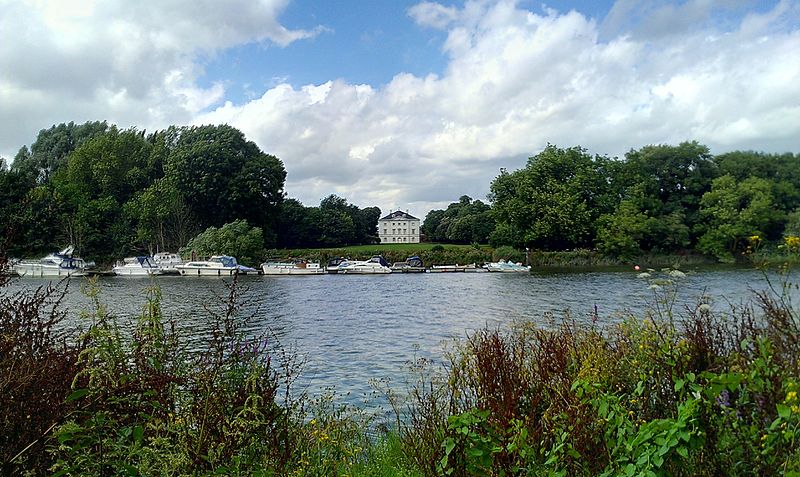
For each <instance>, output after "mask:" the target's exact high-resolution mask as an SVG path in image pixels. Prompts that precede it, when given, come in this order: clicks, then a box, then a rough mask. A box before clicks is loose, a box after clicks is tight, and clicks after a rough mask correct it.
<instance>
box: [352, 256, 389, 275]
mask: <svg viewBox="0 0 800 477" xmlns="http://www.w3.org/2000/svg"><path fill="white" fill-rule="evenodd" d="M339 273H342V274H345V275H347V274H359V275H377V274H384V273H392V269H391V268H390V267H389V263H388V262H386V259H385V258H383V257H382V256H380V255H376V256H374V257H372V258H370V259H369V260H366V261H357V262H346V263H343V264H340V265H339Z"/></svg>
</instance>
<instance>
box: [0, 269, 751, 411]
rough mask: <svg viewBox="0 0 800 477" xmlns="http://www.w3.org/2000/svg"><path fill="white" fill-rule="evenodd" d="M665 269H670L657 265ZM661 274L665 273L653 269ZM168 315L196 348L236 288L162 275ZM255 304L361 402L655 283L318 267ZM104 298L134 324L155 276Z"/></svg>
mask: <svg viewBox="0 0 800 477" xmlns="http://www.w3.org/2000/svg"><path fill="white" fill-rule="evenodd" d="M656 275H658V276H660V277H665V275H664V274H661V273H656ZM653 278H656V277H653ZM83 281H84V279H73V280H72V282H71V283H70V284H69V290H68V296H67V300H66V304H67V305H66V306H67V308H68V311H69V314H70V318H69V323H70V324H77V325H80V319H79V317H78V315H79V311H80V310H81V309H85V308H86V307H87V306H88V300H87V299H86V297H85V296H83V295H82V294H81V291H80V288H81V286H80V284H81V283H82V282H83ZM154 281H155V282H156V283H157V284H158V285H159V286H160V289H161V292H162V295H163V299H162V306H163V309H164V312H165V314H166V315H167V316H168V317H170V318H174V319H175V320H176V322H177V323H178V329H179V331H180V333H181V335H182V336H183V337H184V338H185V339H186V340H188V341H189V342H192V343H193V345H194V346H198V345H200V344H201V343H202V342H203V341H204V340H207V337H208V334H209V330H210V326H211V319H210V318H209V313H208V311H207V308H208V307H211V308H215V309H220V307H221V305H220V302H219V300H218V298H217V296H219V295H225V294H226V288H225V286H224V284H223V283H222V281H220V280H219V279H217V278H195V277H191V278H190V277H177V276H176V277H171V276H165V277H157V278H156V279H155V280H154ZM239 282H240V285H242V286H243V287H244V289H245V292H244V294H243V298H244V301H245V302H246V303H247V306H245V307H244V308H245V313H251V314H252V315H253V316H252V319H251V320H250V321H249V323H248V325H247V327H248V331H249V332H250V333H252V334H260V333H262V332H269V333H272V334H273V335H274V337H275V339H277V340H278V341H280V343H281V345H282V346H283V347H284V348H291V349H292V350H294V351H295V352H297V353H298V354H299V355H300V356H301V357H303V358H304V359H305V361H306V364H305V366H304V368H303V370H302V373H301V378H300V380H299V381H298V385H299V386H300V387H301V389H302V390H306V391H308V392H310V393H311V394H314V393H316V392H319V391H320V390H322V389H324V388H328V387H335V389H336V392H337V393H339V394H347V393H349V394H348V397H346V398H345V399H346V400H349V401H351V402H352V403H356V402H361V401H363V400H364V399H365V398H366V397H368V396H369V395H370V394H372V391H373V386H372V385H371V384H370V381H371V380H376V379H384V378H388V379H390V381H391V382H392V383H394V384H398V383H400V382H402V381H403V379H404V370H405V369H406V364H407V363H408V362H409V360H412V359H414V358H428V359H431V360H434V361H436V360H441V358H442V351H443V346H444V344H445V343H446V342H448V340H451V339H452V338H463V337H464V336H466V334H467V333H468V332H469V331H471V330H475V329H479V328H482V327H486V326H488V327H492V328H494V327H505V326H508V325H511V324H512V323H514V322H515V321H520V320H531V321H534V322H539V323H541V324H542V326H551V325H552V324H553V323H554V322H557V321H558V320H560V319H561V318H562V317H563V316H564V314H565V312H567V311H569V313H570V315H571V316H572V318H574V319H576V320H577V321H587V320H590V319H591V316H592V314H593V313H595V310H596V313H597V316H598V323H599V324H600V325H607V324H610V323H614V322H617V321H619V320H621V319H622V317H623V316H624V315H625V314H626V313H628V312H632V313H634V314H635V315H636V316H642V315H643V311H644V309H646V307H647V306H649V305H652V304H653V303H654V290H652V289H651V288H650V285H651V284H652V281H651V280H649V279H647V278H642V277H640V276H639V274H638V272H634V271H632V270H631V271H625V272H572V273H533V274H497V273H471V274H464V273H451V274H444V273H442V274H391V275H376V276H364V275H361V276H359V275H356V276H354V275H345V276H341V275H321V276H307V277H289V276H284V277H266V276H248V277H242V278H241V279H240V280H239ZM44 283H46V282H45V281H42V280H36V279H18V280H16V281H14V282H13V283H12V284H11V285H10V288H9V289H8V291H11V292H19V291H22V290H24V289H30V288H33V287H36V286H40V285H42V284H44ZM674 283H675V287H676V289H677V297H678V298H677V301H676V305H675V308H674V309H675V310H676V311H678V312H680V310H682V309H683V307H684V306H686V305H692V304H695V303H697V301H698V300H699V299H700V298H701V297H702V296H703V295H707V296H710V297H712V298H713V302H712V306H714V307H716V308H718V309H726V308H727V307H728V306H729V305H730V304H741V303H742V302H743V301H744V300H747V299H749V298H750V297H752V295H753V291H754V290H764V289H766V288H767V282H766V279H765V276H764V274H763V273H762V272H760V271H757V270H747V269H707V270H697V271H688V272H686V276H685V277H679V278H675V279H674ZM98 284H99V286H100V290H101V292H100V298H101V300H102V301H103V302H104V303H105V304H106V305H107V306H108V308H109V309H110V311H111V312H112V313H114V314H115V315H117V316H118V317H120V318H121V319H122V320H121V321H122V322H123V323H127V322H129V321H130V319H131V318H133V317H134V316H136V314H137V313H139V312H140V310H141V309H142V306H143V304H144V302H145V298H144V296H145V294H144V290H145V289H146V288H147V287H148V286H150V284H151V280H150V279H146V278H127V277H125V278H123V277H105V278H100V279H98Z"/></svg>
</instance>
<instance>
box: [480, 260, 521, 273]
mask: <svg viewBox="0 0 800 477" xmlns="http://www.w3.org/2000/svg"><path fill="white" fill-rule="evenodd" d="M486 270H488V271H490V272H504V273H515V272H516V273H526V272H530V271H531V267H530V266H529V265H523V264H521V263H513V262H507V261H505V260H500V261H499V262H491V263H487V264H486Z"/></svg>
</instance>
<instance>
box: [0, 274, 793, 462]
mask: <svg viewBox="0 0 800 477" xmlns="http://www.w3.org/2000/svg"><path fill="white" fill-rule="evenodd" d="M680 276H681V273H680V272H677V271H672V272H670V273H669V274H664V275H663V276H656V275H652V276H648V275H645V276H643V277H642V278H643V279H647V280H649V281H650V285H651V287H652V288H653V289H654V304H653V307H652V308H650V309H648V310H644V311H642V312H640V313H637V314H631V315H629V316H622V317H599V316H590V317H589V318H590V320H588V321H587V320H583V321H580V322H579V321H576V320H575V319H573V318H572V317H570V316H569V315H567V316H564V317H563V320H562V322H561V324H560V325H558V326H557V327H555V328H552V329H543V328H541V327H538V326H536V325H535V324H533V323H517V324H516V325H515V326H513V327H512V328H511V329H508V330H498V329H485V330H481V331H478V332H475V333H472V334H470V335H469V336H468V337H467V338H466V339H465V340H462V341H458V342H455V343H453V345H452V346H451V347H449V351H448V352H447V354H446V359H445V363H444V364H443V365H442V363H430V362H426V361H414V362H411V363H410V368H409V375H408V376H409V380H408V387H407V388H405V389H396V388H385V389H382V390H383V391H384V392H385V393H386V396H387V398H388V401H389V403H390V404H391V405H392V408H393V409H394V410H395V414H396V420H395V421H394V422H393V423H385V422H381V421H379V420H376V419H375V418H374V417H373V416H370V415H368V414H367V413H365V412H363V411H361V410H359V409H355V408H351V407H348V406H345V405H342V404H340V403H339V402H338V401H337V398H336V396H335V395H327V396H322V397H315V398H310V397H308V396H305V395H302V394H300V395H298V394H296V393H295V389H294V387H293V386H292V383H293V382H294V380H295V378H296V377H297V373H298V372H299V371H300V370H301V368H302V362H301V361H300V360H299V359H298V357H297V356H296V355H294V354H292V353H290V352H288V351H286V350H285V349H283V348H281V347H280V346H279V344H278V343H276V342H275V339H274V338H273V337H270V336H269V335H264V336H255V337H254V336H246V335H244V334H243V333H241V332H240V330H241V329H242V328H241V325H242V324H243V323H244V322H246V320H247V319H248V314H247V313H245V310H248V309H251V308H252V307H250V306H249V305H248V304H246V303H242V301H241V296H240V295H241V293H240V292H241V290H240V289H239V286H238V284H237V283H236V282H235V281H234V282H232V283H229V284H228V291H229V294H228V296H227V297H224V300H223V302H222V303H221V304H220V306H219V307H218V308H215V309H209V314H210V319H211V322H212V323H213V326H212V332H211V338H210V340H209V341H208V345H207V346H206V347H205V348H203V349H200V350H197V349H195V350H193V351H192V352H191V353H189V352H188V350H187V348H186V345H185V343H184V341H183V340H182V339H181V337H180V335H179V334H178V333H177V332H176V329H175V323H174V322H173V321H171V320H170V319H168V318H167V317H165V316H164V314H163V312H162V310H161V308H160V305H159V293H158V290H157V289H151V290H149V291H148V294H147V297H146V300H145V303H144V306H143V309H142V313H141V315H140V316H139V318H138V319H137V320H136V322H135V323H134V324H133V326H132V328H128V327H125V326H124V324H122V323H120V322H119V321H118V320H117V319H116V318H115V317H114V314H113V311H112V310H109V309H108V308H107V307H106V306H105V305H104V304H103V302H102V297H101V296H99V295H98V294H97V290H96V288H94V287H93V286H92V283H91V282H88V285H87V288H86V293H88V295H89V296H90V297H91V298H92V301H93V303H94V305H93V307H92V308H91V309H90V310H87V311H86V312H85V313H84V320H85V323H86V324H87V326H86V327H85V329H84V331H82V332H81V333H80V334H78V335H76V334H71V333H69V332H65V331H61V330H62V327H61V326H60V324H61V321H62V320H63V318H64V312H63V311H62V306H61V304H60V301H61V299H62V298H63V296H64V291H65V289H64V287H65V286H67V284H66V283H61V284H59V285H56V286H53V287H43V288H40V289H39V290H37V291H35V292H33V293H30V294H10V293H6V292H4V291H3V289H2V288H0V385H1V386H2V388H1V389H0V410H1V411H2V412H0V416H2V417H1V418H0V439H1V440H0V462H2V466H3V472H4V473H30V474H33V475H41V474H47V473H48V472H52V473H56V474H58V475H212V474H216V475H219V474H224V475H309V476H310V475H314V476H321V475H363V476H367V475H386V476H389V475H398V476H441V475H453V476H483V475H492V476H501V475H506V476H509V475H536V476H538V475H559V476H566V475H570V476H572V475H586V476H589V475H631V476H632V475H641V476H645V475H665V476H666V475H686V476H690V475H691V476H697V475H699V476H703V475H708V476H712V475H800V474H798V472H800V445H798V438H800V434H798V433H800V398H799V397H798V393H800V361H799V360H800V316H798V314H797V309H796V308H795V307H794V306H793V304H792V302H791V293H796V291H794V292H792V291H791V290H790V289H789V288H782V285H781V284H775V288H774V289H773V291H771V292H766V293H761V294H757V295H756V296H755V301H754V302H753V303H751V304H749V305H746V306H740V307H734V308H732V309H730V310H728V311H726V312H719V311H717V307H714V306H712V305H713V303H712V302H711V297H707V299H706V300H705V301H703V302H701V303H698V304H697V305H696V306H694V307H692V308H690V309H686V310H676V309H673V307H672V303H674V291H675V290H674V288H673V285H672V280H679V279H680ZM0 277H4V276H3V275H0ZM3 279H4V280H5V278H3ZM795 290H796V288H795ZM601 322H602V323H606V322H615V323H617V324H609V325H607V326H604V327H603V326H600V323H601ZM379 429H383V430H379Z"/></svg>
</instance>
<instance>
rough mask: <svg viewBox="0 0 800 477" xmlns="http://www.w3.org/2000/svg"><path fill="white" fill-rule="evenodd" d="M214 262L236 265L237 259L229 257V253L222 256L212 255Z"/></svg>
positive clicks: (228, 265) (226, 265)
mask: <svg viewBox="0 0 800 477" xmlns="http://www.w3.org/2000/svg"><path fill="white" fill-rule="evenodd" d="M210 261H212V262H217V263H221V264H222V266H223V267H235V266H236V259H235V258H233V257H229V256H227V255H223V256H221V257H211V260H210Z"/></svg>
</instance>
